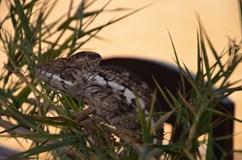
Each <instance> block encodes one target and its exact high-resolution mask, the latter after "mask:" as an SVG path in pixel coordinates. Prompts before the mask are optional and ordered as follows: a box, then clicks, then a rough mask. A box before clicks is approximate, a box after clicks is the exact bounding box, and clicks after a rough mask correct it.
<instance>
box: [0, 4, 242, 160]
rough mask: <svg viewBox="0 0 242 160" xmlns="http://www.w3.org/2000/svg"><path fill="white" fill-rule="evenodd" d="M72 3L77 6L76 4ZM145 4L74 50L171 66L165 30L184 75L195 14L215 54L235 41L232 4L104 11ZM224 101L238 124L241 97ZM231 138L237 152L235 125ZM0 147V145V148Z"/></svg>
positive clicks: (190, 61) (192, 61)
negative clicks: (233, 106)
mask: <svg viewBox="0 0 242 160" xmlns="http://www.w3.org/2000/svg"><path fill="white" fill-rule="evenodd" d="M3 2H4V0H3ZM75 2H76V4H78V3H79V2H80V1H75ZM77 2H78V3H77ZM151 2H154V3H153V4H152V5H151V6H149V7H147V8H145V9H143V10H142V11H140V12H138V13H136V14H134V15H132V16H130V17H128V18H126V19H124V20H122V21H120V22H118V23H116V24H114V25H111V26H110V27H108V28H106V29H104V30H103V31H101V32H100V34H99V36H101V37H103V38H105V40H98V39H93V40H92V41H90V42H89V43H87V44H86V45H85V46H84V47H85V48H81V49H80V50H87V49H88V50H93V51H96V52H99V53H100V54H102V56H103V57H111V56H132V57H134V56H135V57H144V58H149V59H156V60H160V61H164V62H169V63H173V64H174V61H173V57H174V55H173V50H172V47H171V43H170V40H169V36H168V32H167V29H168V30H169V31H170V33H171V35H172V38H173V40H174V43H175V46H176V49H177V51H178V54H179V57H180V58H181V59H182V60H183V61H184V62H185V64H186V65H187V66H188V68H189V69H191V70H192V71H196V31H197V28H198V23H197V19H196V13H198V14H199V15H200V18H201V20H202V23H203V25H204V26H205V28H206V31H207V33H208V35H209V37H210V39H211V41H212V42H213V44H214V46H215V48H216V49H217V51H222V50H223V49H224V47H225V46H226V45H227V39H228V38H227V36H229V37H230V38H232V39H236V40H237V41H239V40H241V29H240V17H239V6H238V1H236V0H212V1H211V0H186V1H181V0H122V1H121V0H113V1H112V2H111V3H110V5H109V6H108V8H115V7H126V8H130V9H131V10H129V11H132V10H133V9H137V8H140V7H142V6H144V5H146V4H149V3H151ZM66 3H67V1H65V0H59V2H58V6H57V7H56V10H55V14H56V15H54V14H53V15H52V16H53V18H56V16H58V15H60V13H61V14H63V13H64V11H65V10H67V9H68V5H66ZM103 4H104V1H99V2H98V3H97V6H99V5H103ZM5 13H6V8H5V7H4V4H3V3H2V4H1V6H0V19H1V18H2V17H3V16H2V15H3V14H5ZM124 13H128V12H109V13H107V14H104V15H103V16H101V17H100V18H99V19H98V21H97V23H99V22H101V21H105V20H108V19H110V18H112V17H117V16H121V15H123V14H124ZM49 20H51V18H50V19H49ZM2 56H3V55H2V53H0V64H2V62H1V61H3V60H4V58H3V57H2ZM241 72H242V65H240V66H239V68H238V69H237V70H236V72H235V73H234V75H233V77H232V79H231V80H238V79H241V78H242V77H241ZM230 98H231V99H232V100H233V101H234V102H235V103H236V117H237V118H240V119H242V98H241V92H238V93H236V94H233V95H232V96H231V97H230ZM235 134H236V136H235V141H234V142H235V145H234V147H235V149H242V124H239V123H235ZM1 143H2V142H1V141H0V145H1ZM238 156H239V155H238ZM238 159H239V158H238Z"/></svg>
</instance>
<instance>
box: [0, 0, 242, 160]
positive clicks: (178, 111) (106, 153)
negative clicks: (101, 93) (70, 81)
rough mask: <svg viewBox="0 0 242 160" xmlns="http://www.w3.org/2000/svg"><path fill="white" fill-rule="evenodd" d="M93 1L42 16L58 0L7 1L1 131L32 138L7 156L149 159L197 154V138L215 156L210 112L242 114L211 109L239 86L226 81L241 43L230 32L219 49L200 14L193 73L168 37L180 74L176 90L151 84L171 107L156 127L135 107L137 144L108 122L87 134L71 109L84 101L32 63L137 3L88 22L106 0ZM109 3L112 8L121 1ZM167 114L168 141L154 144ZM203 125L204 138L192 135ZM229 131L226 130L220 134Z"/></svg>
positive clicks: (83, 38) (70, 46) (74, 46)
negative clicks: (39, 75)
mask: <svg viewBox="0 0 242 160" xmlns="http://www.w3.org/2000/svg"><path fill="white" fill-rule="evenodd" d="M95 3H96V1H95V0H83V1H81V2H80V4H79V5H78V7H77V9H76V10H75V11H74V12H73V10H74V9H73V8H74V6H73V1H70V2H69V10H68V12H67V13H61V14H60V16H59V17H56V19H52V20H51V22H49V23H48V21H47V19H48V18H49V16H50V15H51V13H52V12H53V9H54V8H55V6H56V4H57V0H55V1H47V0H46V1H38V0H32V1H20V0H13V1H7V4H8V9H9V13H8V14H7V16H6V17H4V18H3V19H2V20H1V22H0V28H1V31H0V40H1V42H0V43H1V51H2V52H3V53H5V55H6V56H7V62H6V64H4V67H3V68H2V69H1V72H0V81H1V88H0V104H1V106H0V116H1V117H0V126H1V127H3V128H4V130H3V131H1V132H0V136H1V137H5V136H6V135H5V134H4V133H8V135H7V136H8V137H11V138H16V141H17V142H18V143H19V145H20V146H21V145H22V144H21V140H20V139H18V138H24V139H26V140H28V142H29V144H30V145H29V148H27V149H26V147H25V146H22V147H23V148H25V151H24V152H21V153H19V154H16V155H13V156H11V157H9V159H14V158H15V159H19V158H22V159H27V158H33V159H151V158H152V157H158V156H159V155H160V154H161V153H162V159H181V158H186V159H196V158H198V159H201V157H202V156H201V153H200V150H199V147H200V146H201V145H202V144H206V145H207V154H206V159H215V155H214V153H213V150H212V146H213V145H214V143H215V141H216V140H215V139H214V138H213V137H212V130H213V129H214V127H216V126H217V125H219V124H220V123H221V121H219V120H218V121H216V122H213V121H212V116H213V115H215V114H216V115H219V116H221V117H224V118H226V119H229V120H235V121H238V122H241V120H239V119H236V118H235V117H234V116H233V115H230V114H227V113H224V112H222V111H219V110H215V106H217V105H219V102H221V101H222V100H223V99H225V98H227V97H228V96H229V95H231V94H232V93H234V92H236V91H239V90H241V86H240V85H239V84H238V83H239V82H230V81H229V78H230V77H231V74H232V73H233V71H234V70H235V69H236V67H237V66H238V65H239V64H240V62H241V49H240V47H241V43H236V42H235V41H233V40H231V39H229V43H228V47H227V48H226V49H225V50H224V51H222V52H221V53H218V52H217V51H216V49H215V47H214V46H213V45H212V42H211V41H210V39H209V38H208V36H207V34H206V33H205V31H204V28H203V27H202V25H201V23H200V21H199V29H198V32H197V73H196V74H195V75H193V74H192V73H190V72H189V70H188V68H187V67H186V65H185V64H182V63H181V62H180V61H179V58H178V54H177V53H176V50H175V46H174V43H173V41H172V38H171V41H172V46H173V49H174V53H175V59H176V63H177V66H178V69H179V72H180V75H181V87H180V90H179V91H178V93H177V95H173V94H171V93H170V92H169V90H163V89H161V87H159V85H160V84H157V86H158V88H159V91H160V92H161V93H162V95H163V97H164V99H165V100H166V102H167V103H168V104H170V107H171V111H170V112H167V113H161V114H162V116H161V118H160V119H159V121H158V122H157V124H156V125H154V127H151V125H150V123H151V122H150V121H148V122H146V121H145V116H144V115H143V113H142V112H139V120H140V121H141V124H142V128H143V129H142V132H143V133H142V134H143V135H145V136H146V137H145V138H144V139H143V143H142V144H138V143H136V142H133V141H132V136H131V137H130V136H129V135H127V134H119V133H116V131H114V130H112V128H108V127H107V126H102V125H96V126H93V130H94V132H93V135H90V136H86V135H84V134H83V128H82V127H81V126H80V125H79V124H78V123H77V122H75V121H74V118H73V117H74V116H75V114H76V112H78V111H79V110H82V109H83V103H82V101H81V100H80V101H77V100H74V99H72V98H70V97H67V96H65V95H62V94H60V93H58V92H56V91H53V90H51V89H49V88H47V87H46V86H45V85H43V84H42V83H40V82H39V81H38V80H37V79H36V76H35V72H34V67H35V64H36V63H39V62H42V61H46V60H48V59H54V58H57V57H59V56H60V55H61V54H65V55H66V56H70V55H71V54H73V53H74V52H75V51H77V50H78V49H80V48H82V47H83V45H84V44H86V43H87V42H88V41H90V40H92V39H93V38H98V37H97V34H98V33H99V32H100V31H101V30H102V29H104V28H106V27H108V26H110V25H111V24H113V23H115V22H118V21H119V20H122V19H123V18H125V17H127V16H130V15H131V14H133V13H135V12H137V11H139V10H140V9H138V10H135V11H133V12H130V13H129V14H126V15H124V16H121V17H118V18H114V19H111V20H110V21H108V22H106V23H104V24H100V25H99V26H93V22H94V21H96V19H97V18H98V16H99V15H101V14H103V13H105V12H106V9H105V8H106V6H107V5H108V4H109V3H110V1H108V2H107V3H106V4H104V5H103V6H102V7H100V8H99V9H97V10H90V8H91V6H92V5H94V4H95ZM240 4H241V3H240ZM240 8H241V7H240ZM141 9H142V8H141ZM121 10H123V9H121ZM112 11H113V12H118V11H120V9H113V10H112ZM241 13H242V12H241ZM7 23H11V26H12V29H13V31H11V30H10V29H8V28H6V24H7ZM209 54H212V56H213V57H214V59H215V60H214V61H211V60H210V59H209V58H208V55H209ZM187 82H188V83H189V85H191V86H192V90H191V91H190V92H189V93H185V92H184V91H185V90H186V87H187V86H186V85H185V84H186V83H187ZM214 86H217V88H214ZM188 95H189V96H188ZM154 99H155V98H154ZM151 108H152V107H151ZM172 114H175V115H176V117H177V118H176V122H175V125H174V127H173V130H172V134H171V135H172V137H171V139H170V141H169V143H168V144H167V145H164V144H152V143H151V141H152V140H150V138H151V133H152V132H153V131H154V130H155V128H156V127H157V126H159V124H161V123H163V122H165V121H166V120H167V119H168V118H169V117H170V116H171V115H172ZM150 116H152V112H151V115H150ZM181 127H182V128H184V130H182V131H181V132H180V134H179V136H178V137H176V141H175V134H174V133H175V132H176V130H177V129H179V128H181ZM108 131H110V132H111V133H116V135H117V136H119V137H120V138H121V140H120V141H117V142H115V139H114V138H113V136H110V134H109V133H108ZM206 133H208V138H206V139H204V140H199V139H198V138H199V137H200V136H201V135H204V134H206ZM176 136H177V135H176ZM232 137H233V135H226V136H225V137H220V139H229V138H232ZM233 152H241V151H231V153H225V152H223V151H221V153H222V154H223V156H222V158H224V159H226V157H227V156H228V154H232V153H233ZM41 153H49V154H45V155H43V154H41Z"/></svg>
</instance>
